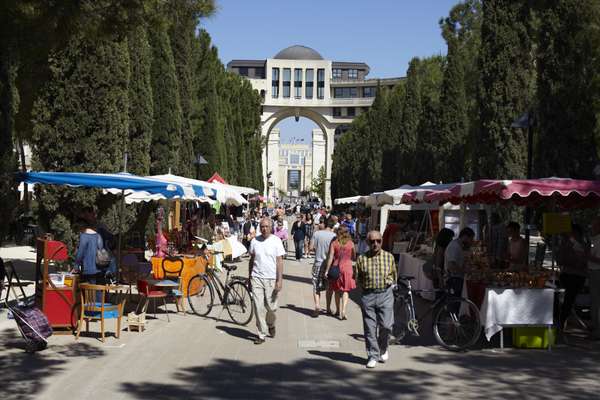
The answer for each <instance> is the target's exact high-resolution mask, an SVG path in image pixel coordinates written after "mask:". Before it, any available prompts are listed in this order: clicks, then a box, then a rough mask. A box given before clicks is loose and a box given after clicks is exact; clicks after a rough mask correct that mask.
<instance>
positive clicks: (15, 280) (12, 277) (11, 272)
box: [0, 261, 33, 302]
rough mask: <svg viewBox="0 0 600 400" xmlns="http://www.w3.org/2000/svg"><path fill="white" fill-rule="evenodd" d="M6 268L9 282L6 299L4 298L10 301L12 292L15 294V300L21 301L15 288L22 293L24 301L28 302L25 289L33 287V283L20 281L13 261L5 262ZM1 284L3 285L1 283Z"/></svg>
mask: <svg viewBox="0 0 600 400" xmlns="http://www.w3.org/2000/svg"><path fill="white" fill-rule="evenodd" d="M4 268H5V269H6V281H7V284H6V297H5V298H4V301H5V302H7V301H8V296H10V291H11V290H12V292H13V296H14V297H15V300H17V301H18V300H19V296H18V295H17V291H16V290H15V288H18V289H19V290H20V291H21V296H22V300H23V301H27V295H26V294H25V290H24V289H23V288H25V287H27V286H29V285H33V282H21V279H19V275H18V274H17V271H16V270H15V266H14V265H13V263H12V261H5V262H4ZM0 284H2V283H1V282H0Z"/></svg>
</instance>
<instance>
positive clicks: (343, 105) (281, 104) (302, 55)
mask: <svg viewBox="0 0 600 400" xmlns="http://www.w3.org/2000/svg"><path fill="white" fill-rule="evenodd" d="M227 69H228V70H229V71H231V72H234V73H237V74H239V75H241V76H244V77H246V78H247V79H248V80H249V81H250V83H251V84H252V86H253V87H254V89H256V90H257V91H258V92H259V93H260V95H261V97H262V99H263V107H262V116H261V123H262V128H261V129H262V134H263V135H264V136H265V137H266V146H265V148H264V150H263V171H264V174H265V188H267V187H271V188H282V190H283V189H285V188H287V186H288V185H287V183H288V182H287V180H285V182H284V181H283V177H287V175H286V174H285V173H282V172H280V171H279V168H280V165H281V163H280V155H279V154H280V146H279V131H278V130H277V129H276V126H277V124H278V123H279V122H280V121H282V120H284V119H286V118H289V117H294V118H296V120H298V119H299V118H300V117H305V118H308V119H310V120H312V121H313V122H315V124H317V126H319V129H314V130H313V132H312V142H313V144H312V160H313V164H314V166H313V168H312V169H311V173H312V175H311V178H310V179H308V178H307V179H306V181H308V182H310V181H311V180H312V178H313V177H315V175H316V174H317V173H318V171H319V168H320V167H317V166H323V167H324V168H325V174H326V182H325V193H326V198H325V199H323V200H324V201H325V203H326V204H328V205H331V162H332V155H333V147H334V145H335V139H336V138H337V137H339V136H340V135H342V134H343V132H345V131H346V130H347V129H348V127H349V125H350V124H351V123H352V120H353V119H354V118H355V117H356V116H357V115H360V114H361V113H363V112H365V111H367V110H368V109H369V107H370V106H371V105H372V104H373V101H374V99H375V94H376V91H377V87H378V86H380V87H393V86H394V85H395V84H397V83H398V82H399V81H400V80H401V78H388V79H369V78H367V75H368V74H369V66H368V65H367V64H365V63H362V62H340V61H331V60H326V59H324V58H323V57H322V56H321V55H320V54H319V53H318V52H317V51H315V50H313V49H311V48H309V47H306V46H298V45H297V46H291V47H288V48H286V49H283V50H281V51H280V52H279V53H277V54H276V55H275V56H274V57H273V58H268V59H266V60H232V61H231V62H229V63H228V64H227ZM294 174H296V173H294ZM268 176H271V178H270V179H268V178H267V177H268ZM286 179H287V178H286ZM280 180H282V181H281V182H280ZM269 182H271V184H272V185H271V186H269ZM303 182H304V181H303ZM284 191H286V192H287V190H284ZM271 193H272V192H271Z"/></svg>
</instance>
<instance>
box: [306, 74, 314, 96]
mask: <svg viewBox="0 0 600 400" xmlns="http://www.w3.org/2000/svg"><path fill="white" fill-rule="evenodd" d="M314 85H315V70H314V69H307V70H306V92H305V94H304V97H306V98H307V99H312V98H313V86H314Z"/></svg>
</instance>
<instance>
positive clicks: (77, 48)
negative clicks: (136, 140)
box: [32, 37, 129, 248]
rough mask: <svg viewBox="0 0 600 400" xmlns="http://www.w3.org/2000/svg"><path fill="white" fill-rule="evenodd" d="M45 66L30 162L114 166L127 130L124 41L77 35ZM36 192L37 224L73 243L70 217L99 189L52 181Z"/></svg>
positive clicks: (75, 167) (95, 168) (90, 168)
mask: <svg viewBox="0 0 600 400" xmlns="http://www.w3.org/2000/svg"><path fill="white" fill-rule="evenodd" d="M50 65H51V71H52V76H51V80H50V81H49V82H48V84H47V85H46V87H45V88H44V90H43V91H42V93H41V95H40V97H39V99H38V100H37V101H36V103H35V105H34V112H33V115H34V116H35V118H34V121H33V139H32V142H33V143H32V144H33V155H34V160H33V161H34V167H35V168H41V169H44V170H48V171H67V172H68V171H77V172H117V171H119V170H120V169H121V163H122V156H123V150H124V148H125V144H126V142H127V136H128V129H129V115H128V113H129V103H128V85H129V54H128V51H127V43H126V42H124V41H117V40H114V39H110V38H100V39H96V40H93V41H92V40H88V39H83V38H78V37H76V38H73V39H72V40H71V41H70V43H69V45H68V46H67V47H66V49H64V50H62V51H59V52H57V53H56V54H54V55H53V57H52V58H51V63H50ZM37 191H38V201H39V207H40V212H41V222H42V225H45V226H46V227H48V228H50V229H51V230H52V231H54V232H55V233H56V235H57V237H58V238H59V239H60V240H64V241H65V242H67V244H68V245H69V246H71V248H72V247H73V243H74V240H75V239H76V234H77V233H76V232H75V230H74V229H72V227H71V222H72V221H73V220H74V219H75V218H76V212H77V210H80V209H81V206H85V205H94V204H95V203H96V202H97V200H98V195H99V191H97V190H91V189H82V188H76V189H72V188H65V187H53V186H46V187H43V188H41V189H37ZM106 207H107V208H108V207H110V204H108V205H106ZM113 229H114V227H113Z"/></svg>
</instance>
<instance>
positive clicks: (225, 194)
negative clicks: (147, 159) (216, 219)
mask: <svg viewBox="0 0 600 400" xmlns="http://www.w3.org/2000/svg"><path fill="white" fill-rule="evenodd" d="M148 178H155V179H161V180H164V181H167V182H173V183H184V184H190V185H201V186H203V187H207V188H209V189H211V190H212V191H213V192H215V193H216V197H217V200H218V201H219V202H220V203H222V204H226V205H229V206H236V207H237V206H241V205H242V204H247V203H248V202H247V201H246V199H244V198H243V197H242V195H241V192H239V191H238V190H236V188H239V189H242V190H247V189H250V190H254V189H251V188H244V187H242V186H233V185H226V184H223V183H217V182H212V183H211V182H206V181H200V180H197V179H191V178H185V177H183V176H177V175H172V174H166V175H153V176H149V177H148Z"/></svg>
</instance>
